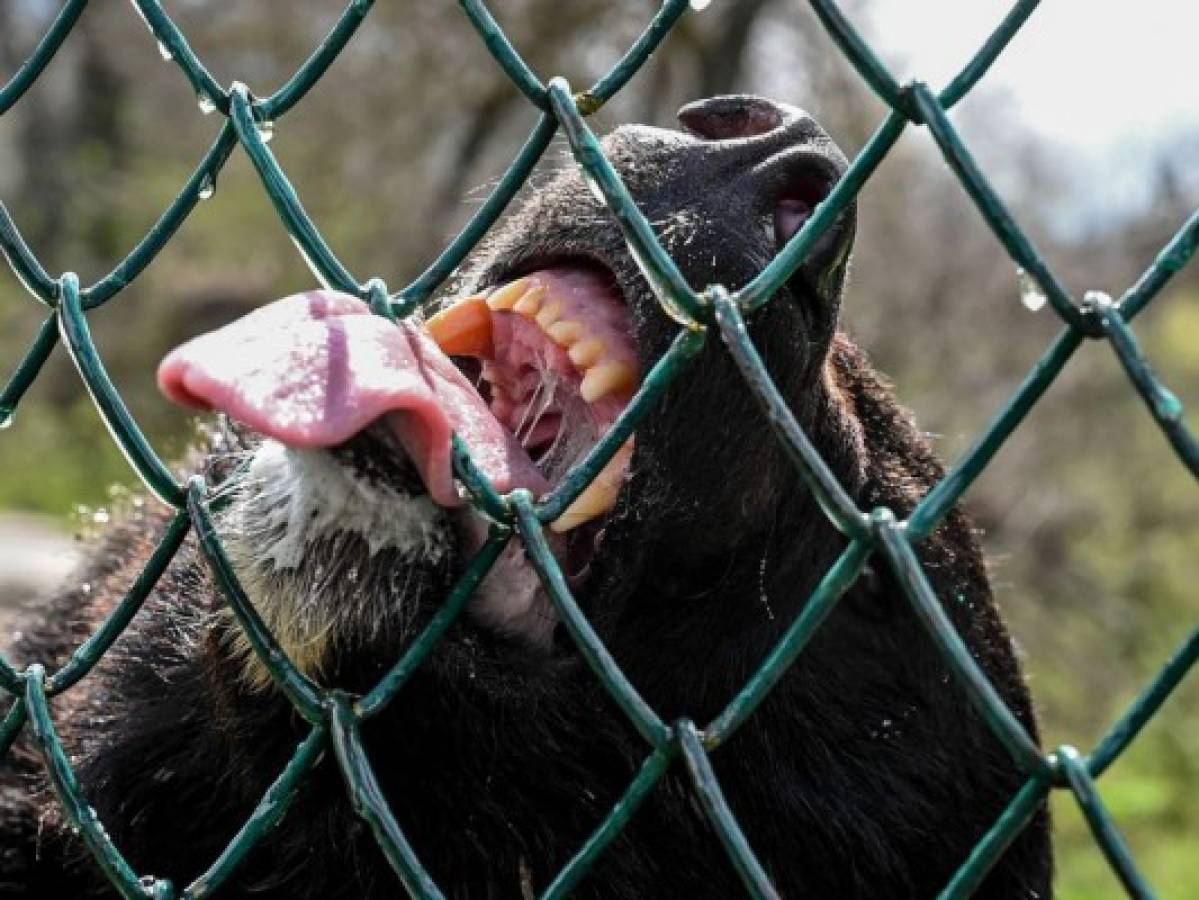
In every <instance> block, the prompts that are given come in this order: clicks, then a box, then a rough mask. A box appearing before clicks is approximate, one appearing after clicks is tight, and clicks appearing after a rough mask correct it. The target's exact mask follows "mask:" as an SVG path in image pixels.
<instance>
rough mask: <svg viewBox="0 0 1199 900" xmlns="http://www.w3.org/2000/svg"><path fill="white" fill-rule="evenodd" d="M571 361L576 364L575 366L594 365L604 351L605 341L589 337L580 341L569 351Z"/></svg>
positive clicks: (585, 366) (580, 367)
mask: <svg viewBox="0 0 1199 900" xmlns="http://www.w3.org/2000/svg"><path fill="white" fill-rule="evenodd" d="M568 352H569V355H570V361H571V362H572V363H574V364H575V368H578V369H585V368H587V367H588V366H591V365H594V364H595V362H596V361H597V360H598V359H599V358H600V356H601V355H602V354H603V352H604V343H603V341H600V340H596V339H595V338H589V339H588V340H585V341H579V342H578V343H577V344H575V345H574V346H573V347H571V348H570V350H569V351H568Z"/></svg>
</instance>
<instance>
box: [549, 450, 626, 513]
mask: <svg viewBox="0 0 1199 900" xmlns="http://www.w3.org/2000/svg"><path fill="white" fill-rule="evenodd" d="M632 453H633V439H632V438H629V439H628V440H627V441H625V442H624V443H623V444H622V445H621V447H620V449H619V450H617V451H616V454H615V455H614V456H613V457H612V458H611V459H610V460H608V464H607V465H606V466H604V467H603V468H602V469H600V471H599V474H598V475H596V476H595V479H594V480H593V481H592V482H591V484H589V485H587V487H586V488H584V490H583V493H581V494H579V496H578V497H576V498H575V501H574V503H572V504H570V506H568V507H567V508H566V512H564V513H562V515H560V516H558V518H556V519H554V521H553V522H551V523H550V528H551V529H552V530H553V531H554V532H556V533H558V534H562V533H564V532H567V531H570V530H571V529H573V528H578V527H579V526H580V525H584V524H586V523H587V522H590V521H591V520H592V519H594V518H597V517H598V516H602V515H604V514H605V513H607V512H608V511H609V510H610V509H612V507H613V506H615V505H616V496H617V494H619V493H620V486H621V484H623V483H624V476H625V471H626V470H627V469H628V465H629V458H630V456H632Z"/></svg>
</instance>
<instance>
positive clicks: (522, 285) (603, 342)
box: [427, 265, 639, 533]
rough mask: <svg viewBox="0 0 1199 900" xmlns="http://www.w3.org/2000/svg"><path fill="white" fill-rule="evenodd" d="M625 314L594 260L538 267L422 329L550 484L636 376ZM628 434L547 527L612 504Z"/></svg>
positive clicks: (561, 528)
mask: <svg viewBox="0 0 1199 900" xmlns="http://www.w3.org/2000/svg"><path fill="white" fill-rule="evenodd" d="M629 317H630V313H629V309H628V307H627V306H626V305H625V304H624V302H623V300H622V299H621V297H620V294H619V292H618V290H617V288H616V284H615V280H614V279H613V278H612V277H611V276H609V275H608V274H607V273H606V272H605V271H603V270H601V269H599V268H597V267H595V266H578V265H572V266H570V267H567V266H555V267H552V268H546V269H540V270H537V271H534V272H532V273H530V274H528V275H524V276H521V277H519V278H516V279H514V280H512V281H508V282H505V283H503V284H501V285H500V286H499V287H496V288H494V289H493V290H491V291H489V292H487V293H486V294H479V295H476V296H473V297H468V298H465V299H463V300H459V301H457V302H455V303H454V304H452V305H451V306H449V307H448V308H446V309H444V310H443V311H441V312H440V313H438V314H437V315H435V316H433V318H431V319H430V320H429V322H428V323H427V327H428V331H429V334H430V335H431V336H432V337H433V340H434V341H435V342H436V343H437V344H438V346H439V347H440V348H441V349H442V351H444V352H445V353H447V354H449V355H451V356H453V357H457V358H458V361H459V365H460V367H461V368H462V369H463V370H464V371H465V372H467V373H468V375H473V376H474V380H475V385H476V387H477V389H478V391H479V394H480V396H481V397H482V398H483V400H484V402H485V403H486V404H487V406H488V408H489V409H490V411H491V413H492V414H493V415H494V416H495V418H496V420H497V421H498V422H499V423H500V424H501V425H502V426H503V427H504V428H506V429H507V430H508V432H509V433H510V434H511V435H512V437H513V438H514V439H515V440H516V441H517V443H518V444H519V445H520V446H521V447H522V448H523V449H524V450H525V452H526V453H527V454H528V456H529V459H530V461H531V462H532V463H533V465H534V466H536V468H537V470H538V471H539V472H540V473H541V475H542V476H544V478H545V480H546V482H547V483H548V485H549V486H551V487H553V486H555V485H557V484H559V483H560V482H561V480H562V478H563V477H564V476H565V475H566V474H567V472H569V471H570V469H571V468H572V467H573V466H574V465H575V464H576V463H577V462H579V460H581V459H582V458H583V456H584V455H585V454H586V453H587V451H588V450H590V449H591V448H592V447H593V446H594V445H595V443H596V442H597V441H598V440H599V439H600V438H601V437H603V435H604V434H605V433H606V432H607V431H608V429H609V428H611V427H612V424H613V422H615V421H616V419H617V417H618V416H619V415H620V413H621V412H622V411H623V410H624V408H625V406H626V405H627V404H628V402H629V398H630V397H631V396H632V393H633V391H634V390H636V387H637V383H638V381H639V371H638V364H637V352H636V348H635V346H634V344H633V339H632V336H631V327H630V318H629ZM631 449H632V439H631V438H630V440H629V441H628V442H627V443H626V444H625V445H624V447H622V448H621V449H620V451H618V452H617V454H616V456H615V457H613V459H612V460H611V461H610V462H609V463H608V465H607V466H606V467H605V468H604V469H603V470H602V471H601V472H600V473H599V475H598V476H597V477H596V479H595V480H594V481H593V482H592V484H591V486H590V487H588V488H587V489H586V490H584V491H583V493H582V494H581V495H580V496H579V497H578V499H576V500H575V502H574V503H572V504H571V505H570V507H568V508H567V510H566V511H565V512H564V513H563V514H562V515H561V516H560V517H559V518H558V519H556V520H555V521H554V522H553V523H552V525H551V527H552V528H553V530H554V531H556V532H559V533H561V532H567V531H571V530H573V529H575V528H577V527H579V526H581V525H584V524H586V523H587V522H590V521H592V520H593V519H596V518H599V517H602V516H603V515H604V514H606V513H607V512H608V511H609V510H610V509H611V508H612V506H613V505H614V504H615V502H616V496H617V493H618V492H619V489H620V484H621V482H622V480H623V477H624V471H625V469H626V468H627V465H628V457H629V453H630V451H631Z"/></svg>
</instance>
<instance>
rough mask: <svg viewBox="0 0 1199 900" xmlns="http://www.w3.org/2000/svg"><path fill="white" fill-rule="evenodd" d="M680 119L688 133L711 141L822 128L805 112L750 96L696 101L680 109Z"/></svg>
mask: <svg viewBox="0 0 1199 900" xmlns="http://www.w3.org/2000/svg"><path fill="white" fill-rule="evenodd" d="M678 117H679V124H680V125H682V126H683V129H684V130H685V131H687V132H689V133H690V134H693V135H694V136H695V137H698V138H703V139H704V140H708V141H728V140H736V139H737V138H748V137H757V136H758V135H762V134H768V133H769V132H771V131H775V130H777V129H781V128H793V129H794V128H796V126H800V127H804V126H806V128H807V129H808V130H815V129H816V128H817V127H818V126H816V123H815V122H814V121H813V120H812V118H811V116H809V115H808V114H807V113H805V112H803V110H800V109H796V108H795V107H794V106H788V105H786V104H783V103H776V102H775V101H773V100H767V99H766V98H765V97H755V96H752V95H750V94H733V95H729V96H724V97H708V98H707V99H705V100H696V101H695V102H693V103H688V104H687V105H686V106H684V107H683V108H682V109H680V110H679V113H678ZM796 130H798V129H796Z"/></svg>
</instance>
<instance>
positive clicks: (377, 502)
mask: <svg viewBox="0 0 1199 900" xmlns="http://www.w3.org/2000/svg"><path fill="white" fill-rule="evenodd" d="M247 480H248V482H249V484H248V489H249V491H251V492H252V493H253V494H254V495H255V496H254V499H253V501H252V503H253V506H254V509H255V511H256V512H261V513H262V514H263V515H262V519H261V520H259V521H255V522H253V523H252V524H251V523H248V522H247V523H244V525H248V526H249V527H250V528H251V530H252V531H253V532H256V534H251V535H247V537H250V538H253V539H255V540H256V542H255V546H254V550H253V552H254V555H255V557H256V558H257V559H258V560H259V562H265V561H268V560H269V561H270V562H271V563H272V564H273V565H274V567H275V568H276V569H278V570H288V569H295V568H297V567H299V566H300V565H301V564H302V563H303V560H304V552H305V549H306V548H307V546H308V545H309V544H310V543H312V542H313V541H314V540H316V539H317V538H320V537H323V536H328V535H330V534H334V533H337V532H348V533H352V534H357V535H359V536H361V537H362V538H363V539H364V540H365V541H366V543H367V545H368V546H369V547H370V552H371V554H372V555H374V554H376V553H378V552H379V551H380V550H382V549H384V548H389V549H396V550H400V551H401V552H403V553H404V555H405V556H409V557H412V558H416V557H423V558H426V559H433V560H436V559H439V558H441V556H442V554H443V553H445V551H446V547H445V533H444V529H442V528H440V527H439V526H438V522H437V518H438V512H439V511H440V509H439V507H438V506H437V505H436V504H434V503H433V501H432V500H431V499H430V498H429V496H428V495H427V494H424V495H421V496H419V497H413V496H411V495H407V494H400V493H397V492H396V491H394V490H392V489H390V488H388V487H386V486H380V485H372V484H367V483H366V482H364V481H362V480H360V479H358V478H355V477H354V476H353V475H352V474H351V473H350V472H349V471H347V469H346V467H345V466H343V465H341V464H340V463H339V462H337V460H335V459H333V458H332V457H331V456H330V455H329V454H328V453H326V452H325V451H323V450H296V449H292V448H290V447H284V446H283V445H282V444H279V443H277V442H275V441H266V442H264V443H263V444H262V446H261V447H259V449H258V450H257V452H255V454H254V459H253V462H252V463H251V465H250V471H249V473H247ZM243 527H244V526H243Z"/></svg>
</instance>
